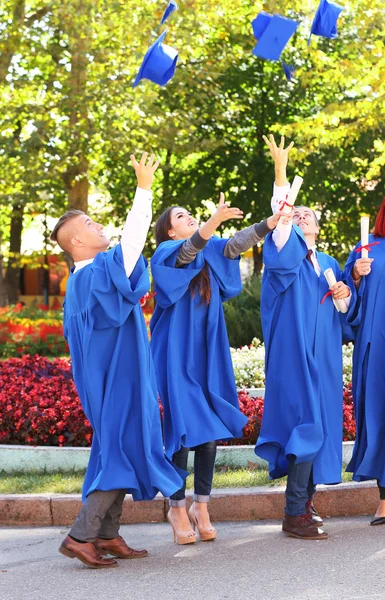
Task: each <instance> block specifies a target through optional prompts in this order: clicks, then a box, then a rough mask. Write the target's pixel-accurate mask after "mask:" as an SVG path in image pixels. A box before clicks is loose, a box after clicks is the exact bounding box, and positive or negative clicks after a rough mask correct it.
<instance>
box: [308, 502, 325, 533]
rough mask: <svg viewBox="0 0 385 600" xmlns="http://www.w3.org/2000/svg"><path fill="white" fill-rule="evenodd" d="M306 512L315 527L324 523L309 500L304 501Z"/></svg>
mask: <svg viewBox="0 0 385 600" xmlns="http://www.w3.org/2000/svg"><path fill="white" fill-rule="evenodd" d="M306 512H307V514H308V515H310V516H311V518H312V519H313V523H314V525H316V526H317V527H322V525H323V524H324V522H323V520H322V517H320V516H319V514H318V512H317V511H316V509H315V508H314V504H313V502H312V501H311V500H308V501H307V502H306Z"/></svg>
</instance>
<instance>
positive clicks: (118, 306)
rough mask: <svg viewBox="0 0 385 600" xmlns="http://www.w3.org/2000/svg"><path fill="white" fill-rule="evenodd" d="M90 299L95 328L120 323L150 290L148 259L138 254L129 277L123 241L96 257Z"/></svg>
mask: <svg viewBox="0 0 385 600" xmlns="http://www.w3.org/2000/svg"><path fill="white" fill-rule="evenodd" d="M91 269H92V272H91V277H90V280H89V282H87V283H88V284H89V286H90V288H89V298H90V300H89V302H90V309H91V313H92V315H93V317H94V320H95V328H96V329H105V328H107V327H120V326H121V325H123V323H125V321H126V320H127V318H128V317H129V316H130V314H131V312H132V310H133V309H134V307H135V306H136V305H138V303H139V300H140V298H141V297H142V296H143V295H144V294H146V292H148V290H149V288H150V280H149V276H148V269H147V261H146V259H145V258H144V257H143V256H140V257H139V260H138V261H137V263H136V265H135V267H134V270H133V272H132V273H131V275H130V277H127V274H126V271H125V268H124V262H123V254H122V248H121V245H120V244H118V245H117V246H115V248H113V249H112V250H109V251H108V252H103V253H100V254H98V255H97V256H96V257H95V260H94V262H93V263H92V265H91Z"/></svg>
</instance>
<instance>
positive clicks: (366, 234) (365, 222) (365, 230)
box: [361, 216, 369, 258]
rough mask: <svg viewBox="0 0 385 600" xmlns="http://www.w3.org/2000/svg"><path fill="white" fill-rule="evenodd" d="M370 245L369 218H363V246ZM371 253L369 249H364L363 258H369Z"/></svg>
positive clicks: (362, 251)
mask: <svg viewBox="0 0 385 600" xmlns="http://www.w3.org/2000/svg"><path fill="white" fill-rule="evenodd" d="M368 244H369V217H367V216H364V217H361V246H367V245H368ZM368 256H369V253H368V250H367V248H362V250H361V258H368Z"/></svg>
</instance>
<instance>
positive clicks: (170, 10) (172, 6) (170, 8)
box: [160, 0, 178, 25]
mask: <svg viewBox="0 0 385 600" xmlns="http://www.w3.org/2000/svg"><path fill="white" fill-rule="evenodd" d="M174 10H178V5H177V3H176V2H175V0H170V2H169V3H168V5H167V8H166V10H165V11H164V13H163V17H162V20H161V22H160V23H161V25H163V23H165V22H166V21H167V19H168V18H169V16H170V15H172V13H173V12H174Z"/></svg>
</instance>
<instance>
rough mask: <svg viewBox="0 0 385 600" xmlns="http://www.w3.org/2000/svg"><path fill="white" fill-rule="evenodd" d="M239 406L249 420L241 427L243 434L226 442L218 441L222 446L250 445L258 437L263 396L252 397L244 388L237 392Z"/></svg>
mask: <svg viewBox="0 0 385 600" xmlns="http://www.w3.org/2000/svg"><path fill="white" fill-rule="evenodd" d="M238 401H239V407H240V409H241V411H242V412H243V414H244V415H245V416H246V417H248V419H249V421H248V423H247V425H245V426H244V428H243V436H242V437H241V438H234V439H232V440H228V441H227V442H220V443H221V445H223V446H243V445H246V446H252V445H254V444H255V442H256V441H257V439H258V436H259V432H260V431H261V425H262V415H263V398H252V397H251V396H249V395H248V394H247V392H246V391H245V390H242V391H241V392H239V393H238Z"/></svg>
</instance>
